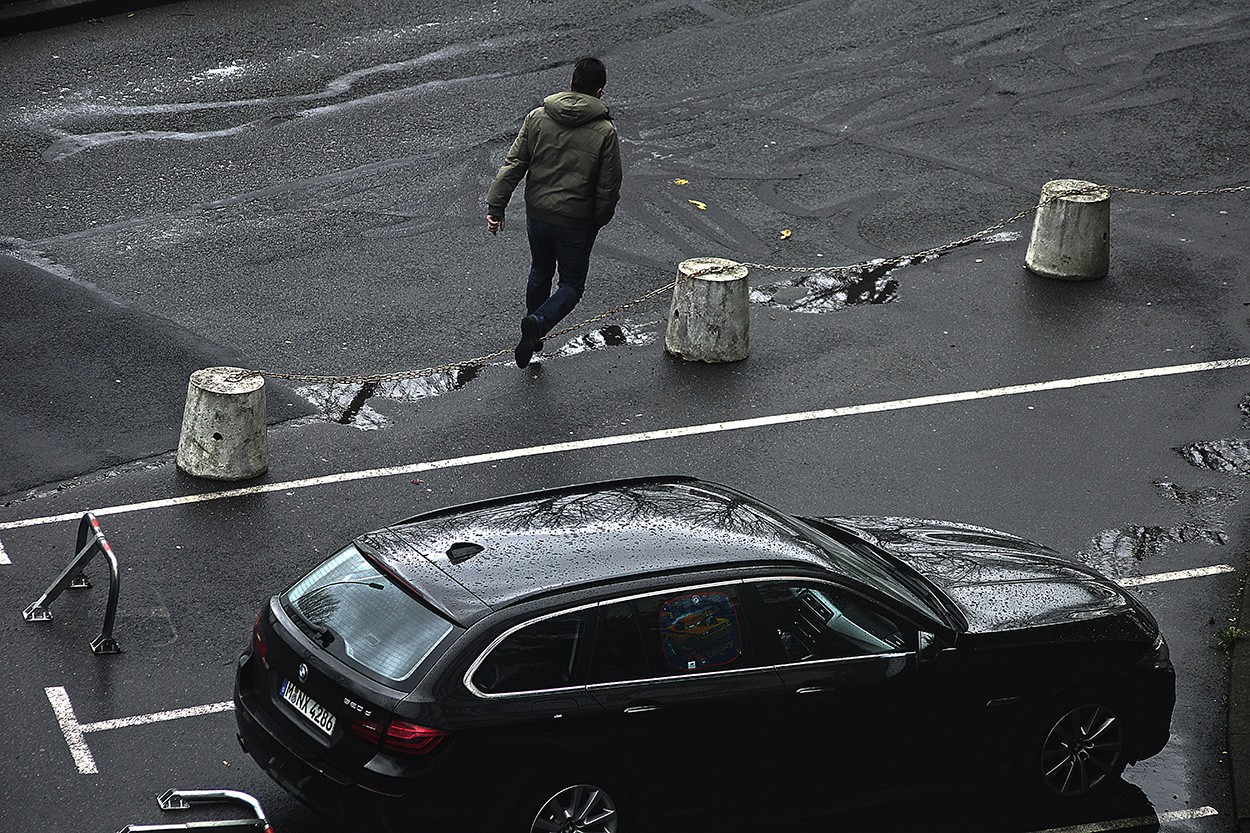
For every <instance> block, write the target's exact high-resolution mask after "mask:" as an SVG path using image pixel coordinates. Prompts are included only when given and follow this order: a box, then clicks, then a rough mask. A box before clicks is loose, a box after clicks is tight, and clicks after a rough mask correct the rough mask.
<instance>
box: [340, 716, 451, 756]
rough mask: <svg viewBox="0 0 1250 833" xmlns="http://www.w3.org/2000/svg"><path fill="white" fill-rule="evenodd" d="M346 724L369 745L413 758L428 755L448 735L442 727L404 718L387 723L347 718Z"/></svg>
mask: <svg viewBox="0 0 1250 833" xmlns="http://www.w3.org/2000/svg"><path fill="white" fill-rule="evenodd" d="M347 726H348V728H349V729H350V730H351V732H352V734H354V735H356V737H358V738H361V739H363V740H365V741H368V742H369V743H370V744H371V745H375V746H376V745H380V746H381V747H382V749H384V750H386V751H387V752H394V753H395V754H397V755H405V756H408V757H413V758H419V757H422V756H425V755H429V754H430V753H432V752H433V751H434V750H435V749H437V748H438V747H439V745H440V744H442V742H443V740H444V739H446V738H447V737H449V736H450V733H448V732H445V731H443V730H442V729H431V728H429V727H428V726H418V725H417V724H415V723H409V722H408V721H406V720H392V721H391V722H390V723H389V724H386V723H382V722H379V721H376V720H349V721H348V723H347Z"/></svg>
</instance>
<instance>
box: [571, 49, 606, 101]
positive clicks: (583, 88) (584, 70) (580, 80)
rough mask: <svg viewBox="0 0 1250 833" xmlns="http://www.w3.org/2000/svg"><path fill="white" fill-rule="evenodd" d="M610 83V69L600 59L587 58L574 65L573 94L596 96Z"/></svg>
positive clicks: (580, 59)
mask: <svg viewBox="0 0 1250 833" xmlns="http://www.w3.org/2000/svg"><path fill="white" fill-rule="evenodd" d="M607 83H608V69H607V67H605V66H604V65H603V61H601V60H599V59H598V58H592V57H590V56H586V57H585V58H579V59H578V61H577V63H576V64H574V65H573V92H575V93H585V94H586V95H594V94H595V93H597V92H599V91H600V90H602V89H603V88H604V87H605V86H606V85H607Z"/></svg>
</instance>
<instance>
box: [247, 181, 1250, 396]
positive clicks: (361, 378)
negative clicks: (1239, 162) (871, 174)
mask: <svg viewBox="0 0 1250 833" xmlns="http://www.w3.org/2000/svg"><path fill="white" fill-rule="evenodd" d="M1098 191H1109V192H1113V193H1117V194H1138V195H1142V196H1150V197H1210V196H1215V195H1217V194H1237V193H1241V192H1244V191H1250V183H1247V184H1244V185H1231V186H1227V187H1223V188H1201V189H1195V190H1188V191H1163V190H1155V189H1148V188H1129V187H1125V186H1121V185H1096V186H1094V188H1092V189H1088V188H1076V189H1073V190H1071V191H1064V192H1062V193H1058V194H1051V195H1049V196H1046V197H1043V198H1042V199H1041V200H1039V201H1038V202H1037V204H1036V205H1031V206H1029V207H1028V208H1026V209H1024V210H1023V211H1020V212H1017V213H1016V214H1013V215H1012V216H1010V217H1008V218H1006V219H1005V220H999V221H998V222H997V223H994V224H993V225H990V226H986V227H985V228H983V229H981V230H980V231H977V232H974V233H972V234H970V235H968V236H967V237H961V238H960V239H958V240H952V241H951V242H949V243H943V244H942V245H940V246H934V247H933V248H930V249H924V250H923V251H919V252H913V253H912V254H907V255H898V256H896V257H892V258H889V259H887V260H867V261H862V262H860V263H854V264H851V265H849V266H829V265H826V264H821V265H820V266H778V265H775V264H770V263H735V265H736V266H744V267H746V268H747V269H759V270H762V271H765V272H843V271H852V270H857V269H863V268H865V267H875V268H881V267H888V266H896V265H902V264H907V263H914V262H916V261H918V260H925V259H928V258H930V257H936V256H938V255H942V254H945V253H947V252H950V251H953V250H955V249H958V248H960V247H962V246H967V245H969V244H971V243H975V242H976V241H978V240H982V239H984V238H986V237H988V236H989V235H991V234H993V233H994V232H996V231H1001V230H1002V229H1004V228H1006V227H1007V226H1010V225H1012V224H1013V223H1018V222H1020V221H1021V220H1023V219H1024V218H1025V217H1028V216H1029V215H1031V214H1033V213H1034V212H1036V211H1038V210H1039V209H1041V208H1042V207H1043V206H1045V205H1047V204H1048V203H1051V202H1053V201H1055V200H1058V199H1063V198H1064V197H1072V196H1081V195H1086V194H1094V193H1097V192H1098ZM725 268H726V267H723V266H714V265H709V266H706V267H704V268H702V269H700V270H699V271H697V272H693V273H691V274H689V275H682V274H678V276H677V278H676V279H674V280H672V281H669V282H668V283H666V284H664V285H663V286H659V287H656V288H655V289H652V290H651V291H649V292H646V293H644V294H642V295H639V296H638V297H637V298H635V299H633V300H632V301H626V302H625V303H623V304H621V305H619V306H616V307H613V308H612V309H610V310H607V311H605V312H601V313H599V314H598V315H595V316H592V317H590V318H587V319H586V320H584V321H580V322H578V323H577V324H574V325H572V326H570V327H565V328H563V329H561V330H557V331H555V332H551V333H548V334H547V335H546V338H558V337H560V336H564V335H568V334H569V333H573V332H577V331H578V330H584V329H586V328H587V327H589V326H590V325H592V324H597V323H599V322H600V321H603V320H605V319H608V318H614V317H616V316H617V315H620V314H621V313H622V312H624V311H625V310H627V309H630V308H632V307H636V306H638V305H639V304H641V303H643V302H644V301H649V300H651V299H652V298H654V297H655V296H657V295H660V294H662V293H664V292H667V291H668V290H670V289H673V288H674V287H676V286H677V284H679V283H681V282H682V281H684V280H689V279H691V278H697V277H699V276H701V275H710V274H717V273H719V272H723V271H725ZM509 352H510V350H509V349H508V348H503V349H500V350H496V351H494V352H493V353H486V354H485V355H481V356H476V357H474V358H471V359H462V360H460V361H456V362H448V363H446V364H440V365H438V366H436V367H426V368H423V369H421V370H400V371H394V372H391V373H369V374H356V375H350V374H349V375H338V376H326V375H315V374H311V373H281V372H278V371H274V370H244V371H243V372H241V373H239V374H237V375H236V377H235V379H234V381H243V380H244V379H248V378H250V377H253V376H264V377H266V378H269V379H285V380H287V381H290V382H306V383H310V384H352V385H367V384H381V383H384V382H399V381H403V380H405V379H416V378H421V377H425V376H435V375H438V374H442V373H454V372H456V371H459V370H461V369H463V368H471V367H481V366H483V365H485V364H486V363H487V362H490V361H494V360H495V359H498V358H500V357H501V356H505V355H507V354H508V353H509Z"/></svg>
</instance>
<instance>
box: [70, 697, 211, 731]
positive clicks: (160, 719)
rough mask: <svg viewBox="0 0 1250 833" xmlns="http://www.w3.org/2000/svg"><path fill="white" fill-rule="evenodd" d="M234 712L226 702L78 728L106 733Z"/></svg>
mask: <svg viewBox="0 0 1250 833" xmlns="http://www.w3.org/2000/svg"><path fill="white" fill-rule="evenodd" d="M233 710H234V703H233V702H232V701H230V700H226V701H225V702H222V703H209V704H208V705H206V706H191V707H190V708H186V709H173V710H172V711H167V712H156V713H155V714H140V715H136V716H134V717H118V718H116V719H114V720H101V721H100V722H98V723H84V724H82V726H80V727H79V729H81V730H82V731H83V732H106V731H108V730H109V729H125V728H126V727H128V726H144V725H146V724H148V723H164V722H165V721H167V720H181V719H182V718H184V717H199V716H200V715H202V714H216V713H217V712H228V711H233Z"/></svg>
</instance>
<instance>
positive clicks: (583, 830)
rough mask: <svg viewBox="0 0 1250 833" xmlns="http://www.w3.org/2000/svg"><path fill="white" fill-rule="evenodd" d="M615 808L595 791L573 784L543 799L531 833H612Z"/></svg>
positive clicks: (595, 789)
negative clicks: (545, 799) (543, 801)
mask: <svg viewBox="0 0 1250 833" xmlns="http://www.w3.org/2000/svg"><path fill="white" fill-rule="evenodd" d="M616 824H617V815H616V804H615V802H613V801H612V797H611V796H609V795H608V794H607V793H606V792H604V791H603V790H602V789H600V788H599V787H595V786H591V785H590V784H577V785H575V786H571V787H565V788H564V789H562V790H560V791H559V792H558V793H556V794H555V795H553V796H552V797H551V798H549V799H547V803H546V804H544V805H543V807H542V809H541V810H539V811H538V815H537V816H536V817H535V818H534V823H533V825H531V827H530V831H531V833H616Z"/></svg>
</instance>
